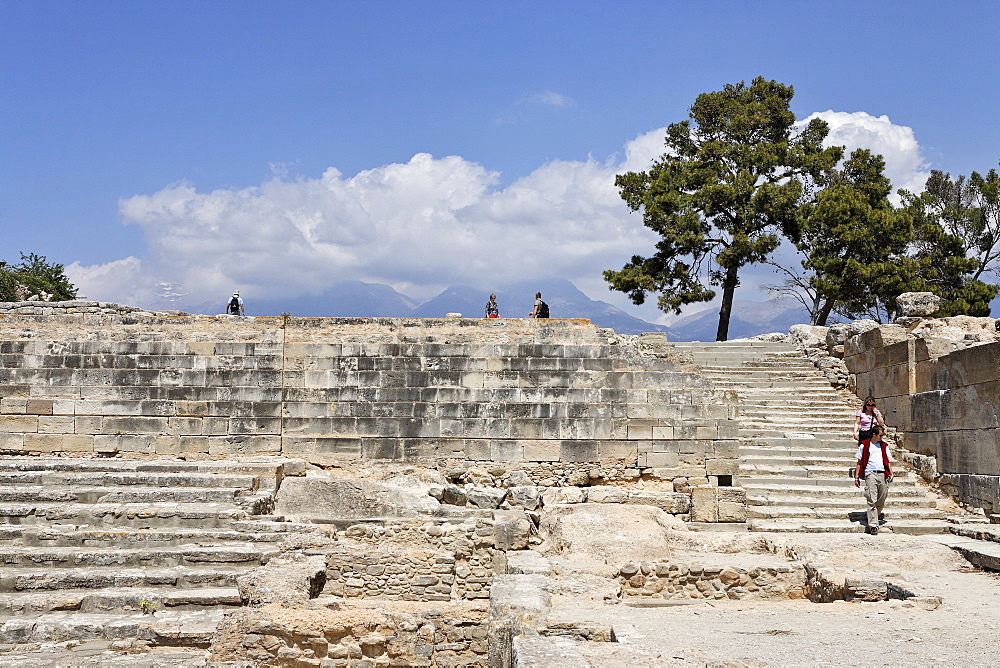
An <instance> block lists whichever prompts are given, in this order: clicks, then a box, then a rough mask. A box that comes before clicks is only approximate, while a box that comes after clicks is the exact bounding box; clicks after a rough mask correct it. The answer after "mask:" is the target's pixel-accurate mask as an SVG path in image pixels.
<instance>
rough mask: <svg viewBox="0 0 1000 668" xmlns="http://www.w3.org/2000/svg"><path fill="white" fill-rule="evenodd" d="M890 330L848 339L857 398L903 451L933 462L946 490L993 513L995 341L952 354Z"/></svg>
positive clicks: (997, 443)
mask: <svg viewBox="0 0 1000 668" xmlns="http://www.w3.org/2000/svg"><path fill="white" fill-rule="evenodd" d="M896 330H902V328H899V327H896V328H882V329H873V330H871V331H869V332H865V333H864V334H860V335H858V336H855V337H852V338H851V339H849V340H848V342H847V345H846V347H845V358H844V361H845V363H846V364H847V367H848V370H849V371H850V372H851V373H853V374H856V382H857V392H858V395H859V396H862V397H863V396H865V395H867V394H871V395H872V396H874V397H875V398H876V399H878V401H879V404H880V406H882V407H883V408H882V410H883V412H884V413H885V416H886V421H887V424H890V425H892V426H894V427H896V428H897V429H898V430H899V431H900V432H902V439H903V441H902V444H903V445H904V447H906V448H907V449H908V450H911V451H913V452H917V453H920V454H925V455H932V456H934V457H936V459H937V470H938V473H940V474H941V480H940V482H941V484H942V486H943V487H945V489H946V490H947V491H950V492H952V493H954V494H955V495H956V496H957V497H958V498H959V500H961V501H962V502H963V503H967V504H969V505H971V506H975V507H981V508H984V509H986V511H987V512H989V513H994V512H998V511H1000V422H998V417H997V416H998V414H1000V343H986V344H982V345H977V346H973V347H969V348H964V349H961V350H953V349H952V348H953V346H947V345H944V344H942V343H941V342H939V341H935V340H928V339H922V338H906V337H905V336H903V337H901V336H899V332H897V331H896ZM900 339H901V340H900Z"/></svg>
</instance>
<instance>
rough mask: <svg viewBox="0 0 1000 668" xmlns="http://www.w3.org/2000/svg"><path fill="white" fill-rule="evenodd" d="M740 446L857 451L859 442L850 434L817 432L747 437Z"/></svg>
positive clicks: (764, 448) (765, 448)
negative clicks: (842, 436) (838, 434)
mask: <svg viewBox="0 0 1000 668" xmlns="http://www.w3.org/2000/svg"><path fill="white" fill-rule="evenodd" d="M740 448H741V452H742V448H747V449H748V450H750V449H761V450H769V449H775V450H780V449H782V448H795V449H800V450H809V449H816V448H818V449H826V448H840V449H842V450H844V451H845V452H852V451H857V448H858V443H857V441H855V440H854V439H853V438H851V437H850V436H848V437H847V438H841V437H835V436H817V435H815V434H802V435H796V436H791V437H786V436H778V437H762V438H753V439H749V438H748V439H745V440H743V441H741V443H740Z"/></svg>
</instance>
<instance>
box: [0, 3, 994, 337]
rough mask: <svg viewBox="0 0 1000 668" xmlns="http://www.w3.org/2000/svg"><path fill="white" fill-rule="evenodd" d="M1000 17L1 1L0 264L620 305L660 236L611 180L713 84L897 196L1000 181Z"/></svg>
mask: <svg viewBox="0 0 1000 668" xmlns="http://www.w3.org/2000/svg"><path fill="white" fill-rule="evenodd" d="M998 18H1000V4H997V3H982V2H961V1H959V2H948V3H941V2H920V1H911V2H905V3H904V2H809V3H804V2H745V1H744V2H616V3H610V2H602V3H597V2H548V3H528V2H506V3H470V2H445V1H439V2H377V1H375V2H364V3H359V2H305V1H290V2H204V1H203V2H176V1H174V2H128V3H126V2H104V1H100V0H96V1H88V2H85V3H83V2H68V1H64V2H45V1H33V2H12V1H9V0H0V35H2V39H0V230H2V232H3V240H4V243H3V247H2V250H0V258H2V259H6V260H8V261H12V260H13V261H16V260H18V258H19V256H18V252H19V251H24V252H36V253H40V254H42V255H46V256H48V257H49V259H50V260H54V261H57V262H61V263H64V264H66V265H67V266H68V267H70V270H71V276H72V277H73V278H74V279H76V281H77V282H78V284H79V285H81V287H82V288H83V292H84V293H85V294H86V296H88V297H90V298H95V299H106V300H114V301H122V302H125V303H134V304H137V305H146V306H156V305H159V302H160V301H162V297H161V296H158V295H160V294H161V293H162V292H163V289H162V287H158V286H161V284H164V283H169V284H172V285H173V286H174V291H176V292H182V293H184V294H186V295H188V297H187V298H188V299H190V300H192V301H203V300H211V299H218V298H220V297H222V298H224V296H225V294H228V293H229V292H231V290H232V289H233V288H235V287H240V288H242V289H243V290H244V294H246V295H247V296H248V299H252V296H253V295H254V294H267V295H268V296H270V297H273V296H281V295H289V296H293V295H294V294H295V293H302V292H310V291H311V292H318V291H321V290H322V289H323V287H324V286H325V285H329V284H330V283H332V282H334V281H337V280H343V279H345V278H358V279H361V280H369V281H373V282H383V283H390V284H392V285H394V286H395V287H397V289H400V290H401V291H403V292H405V293H407V294H410V295H412V296H415V297H418V298H422V297H430V296H433V294H435V293H436V292H437V291H438V290H440V289H442V288H444V287H446V286H447V285H450V284H457V283H463V284H473V285H476V286H477V287H479V286H482V287H487V286H488V285H489V284H490V283H491V282H503V281H505V280H511V279H514V278H516V279H522V278H530V277H532V276H537V277H539V278H542V277H546V276H549V275H553V274H555V275H560V276H564V277H566V278H569V279H570V280H573V281H574V282H575V283H577V285H578V286H580V287H581V288H582V289H584V291H586V292H588V294H590V296H591V297H594V298H597V299H604V300H607V301H612V302H613V303H615V304H616V305H618V306H622V307H627V305H628V302H627V300H626V299H624V297H623V296H619V295H618V294H617V293H612V292H609V291H608V290H607V289H606V287H605V286H604V284H603V281H602V280H601V278H600V273H601V271H602V270H604V269H609V268H615V269H617V268H620V266H621V265H622V264H623V263H624V262H626V261H627V260H628V258H629V257H630V256H631V255H632V254H633V253H640V254H648V253H649V252H650V251H651V249H652V242H653V241H654V239H653V237H651V236H650V235H649V234H648V233H647V232H646V231H645V230H644V229H643V228H642V225H641V218H640V217H639V216H638V215H632V216H630V215H629V214H628V212H627V210H626V209H625V207H624V204H623V203H621V201H620V200H619V199H618V198H617V194H616V192H615V191H614V188H613V177H614V174H615V173H617V172H620V171H623V170H625V169H643V168H644V167H645V166H647V165H648V163H649V161H650V160H651V159H652V158H653V157H654V156H655V155H657V154H658V153H659V151H660V148H661V146H662V131H661V130H660V129H661V128H663V127H665V126H666V125H668V124H669V123H672V122H677V121H680V120H683V119H684V118H685V117H686V114H687V108H688V107H689V106H690V104H691V103H692V102H693V101H694V98H695V97H696V96H697V95H698V94H699V93H702V92H706V91H712V90H718V89H720V88H721V87H722V86H723V85H725V84H726V83H732V82H737V81H740V80H750V79H752V78H753V77H755V76H758V75H762V76H765V77H767V78H771V79H777V80H778V81H781V82H783V83H787V84H791V85H794V86H795V91H796V95H795V99H794V100H793V110H794V111H795V112H796V114H797V115H798V116H799V117H800V118H805V117H807V116H809V115H810V114H812V113H816V112H826V111H833V112H838V113H839V115H833V116H830V117H829V120H831V121H832V122H834V125H835V126H836V128H837V131H836V132H835V133H833V135H832V138H836V139H837V141H838V143H846V144H848V145H849V146H851V145H859V146H860V145H868V146H873V147H875V148H877V149H879V150H880V152H883V153H884V154H885V155H886V158H887V160H888V161H889V163H890V169H889V173H890V175H891V176H893V178H894V181H895V182H896V185H911V184H919V183H920V181H921V179H922V178H923V176H925V175H926V172H927V170H929V169H942V170H945V171H950V172H952V173H953V174H957V173H964V174H968V173H969V172H970V171H972V170H977V171H981V172H982V171H986V170H988V169H990V168H993V167H996V166H997V163H998V160H1000V130H998V124H997V122H996V118H997V113H998V112H997V109H998V107H1000V104H998V102H1000V101H998V99H997V97H998V93H997V87H996V85H995V78H996V74H995V71H996V33H997V29H998V27H1000V22H998V20H997V19H998ZM883 116H885V117H887V118H885V119H882V118H881V117H883ZM415 156H416V158H415ZM755 276H756V277H757V278H754V277H755ZM765 278H766V277H764V276H763V274H752V275H750V274H748V279H747V281H746V287H745V288H744V289H743V295H742V296H743V297H744V298H761V297H759V293H757V292H755V288H756V286H757V285H758V284H759V283H760V282H761V281H762V280H765ZM754 295H757V296H756V297H755V296H754ZM629 310H630V311H631V312H632V313H634V314H636V315H639V316H640V317H644V318H646V319H650V320H652V319H654V318H656V315H657V314H656V312H655V309H654V308H651V307H649V306H647V307H644V308H631V309H629Z"/></svg>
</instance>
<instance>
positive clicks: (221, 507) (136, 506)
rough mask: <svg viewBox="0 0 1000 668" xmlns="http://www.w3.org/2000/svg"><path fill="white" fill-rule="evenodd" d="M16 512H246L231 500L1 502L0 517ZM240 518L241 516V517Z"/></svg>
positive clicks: (243, 513)
mask: <svg viewBox="0 0 1000 668" xmlns="http://www.w3.org/2000/svg"><path fill="white" fill-rule="evenodd" d="M12 510H13V511H15V512H14V514H13V516H24V515H27V514H32V513H37V512H38V511H41V512H43V513H45V512H49V511H53V512H56V511H58V512H60V513H61V512H63V511H65V512H67V513H68V512H70V511H72V510H91V511H100V512H104V513H114V512H115V511H119V512H120V513H128V514H139V513H146V514H149V513H153V514H156V513H165V514H176V513H178V512H188V513H202V514H204V513H218V512H227V513H231V514H239V515H241V516H245V515H246V512H245V511H243V510H242V509H241V508H240V507H239V506H237V505H236V504H233V503H219V502H214V501H210V502H204V503H197V502H196V503H183V502H179V501H150V502H147V503H140V502H127V503H60V502H36V503H25V502H20V501H17V502H11V501H5V502H0V517H5V516H11V514H10V513H9V511H12ZM240 519H242V517H241V518H240Z"/></svg>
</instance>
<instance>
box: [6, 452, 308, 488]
mask: <svg viewBox="0 0 1000 668" xmlns="http://www.w3.org/2000/svg"><path fill="white" fill-rule="evenodd" d="M305 466H306V464H305V461H304V460H301V459H290V458H276V457H267V458H260V460H259V461H255V460H248V461H229V460H216V461H202V462H192V461H186V460H172V459H166V460H163V459H157V460H127V459H119V458H112V459H103V458H84V457H75V458H74V457H53V458H49V457H20V456H19V457H0V472H67V473H87V472H90V473H94V472H107V473H114V474H124V473H130V472H132V473H180V474H187V475H194V474H210V475H219V474H222V475H238V476H243V475H249V476H254V477H256V478H258V479H259V485H260V487H262V488H266V489H273V488H274V487H275V485H276V483H277V482H278V481H279V480H280V479H281V477H282V476H285V475H301V474H303V473H304V472H305Z"/></svg>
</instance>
